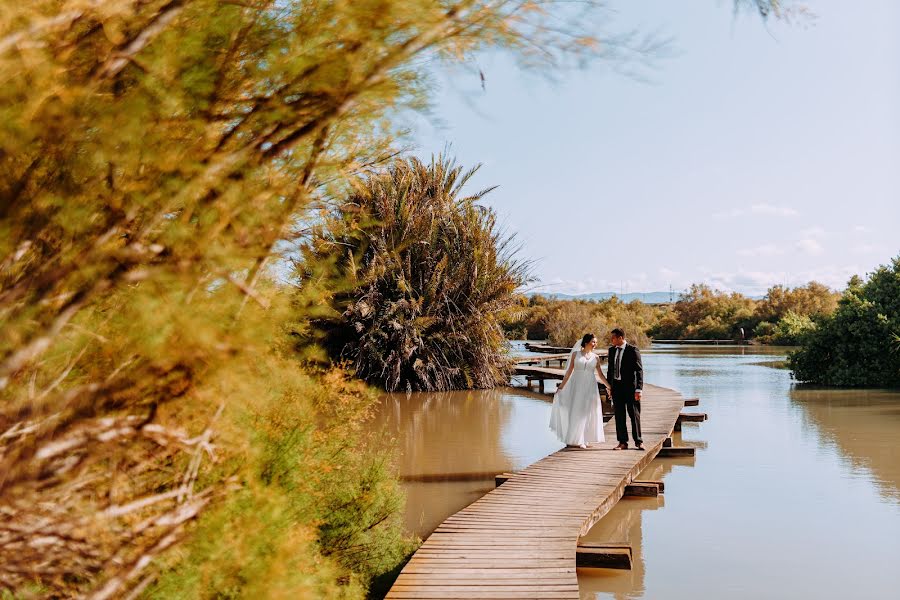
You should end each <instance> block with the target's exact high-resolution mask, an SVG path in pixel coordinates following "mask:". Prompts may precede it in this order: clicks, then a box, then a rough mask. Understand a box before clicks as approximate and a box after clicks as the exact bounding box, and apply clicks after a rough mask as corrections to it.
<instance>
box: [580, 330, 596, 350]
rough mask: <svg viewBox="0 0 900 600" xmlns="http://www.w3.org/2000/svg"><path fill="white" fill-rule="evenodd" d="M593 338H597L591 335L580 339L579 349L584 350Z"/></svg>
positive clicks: (588, 334) (587, 334) (585, 335)
mask: <svg viewBox="0 0 900 600" xmlns="http://www.w3.org/2000/svg"><path fill="white" fill-rule="evenodd" d="M595 337H597V336H595V335H594V334H593V333H586V334H584V337H582V338H581V347H582V348H584V347H585V346H587V345H588V344H589V343H590V342H591V340H592V339H594V338H595Z"/></svg>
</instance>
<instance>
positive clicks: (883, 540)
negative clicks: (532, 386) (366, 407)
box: [374, 346, 900, 600]
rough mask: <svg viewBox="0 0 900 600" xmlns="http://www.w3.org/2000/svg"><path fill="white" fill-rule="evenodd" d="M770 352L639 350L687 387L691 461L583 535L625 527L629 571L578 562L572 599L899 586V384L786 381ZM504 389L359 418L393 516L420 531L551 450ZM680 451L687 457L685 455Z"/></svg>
mask: <svg viewBox="0 0 900 600" xmlns="http://www.w3.org/2000/svg"><path fill="white" fill-rule="evenodd" d="M783 359H784V350H783V349H779V348H770V347H769V348H767V347H755V346H751V347H747V346H744V347H726V346H718V347H716V346H702V347H697V346H694V347H691V346H677V347H668V348H666V347H662V348H654V349H650V350H648V351H647V352H645V353H644V364H645V369H646V374H647V380H648V381H650V382H651V383H654V384H657V385H662V386H665V387H671V388H674V389H677V390H678V391H680V392H682V393H683V394H684V395H685V396H686V397H693V396H697V397H699V398H700V399H701V400H700V401H701V404H700V406H699V407H697V408H689V409H687V410H696V411H700V412H706V413H708V414H709V418H710V420H709V421H706V422H704V423H702V424H691V423H685V425H684V430H683V431H682V432H681V436H683V438H684V439H683V440H679V439H678V437H677V436H678V434H675V435H676V437H675V443H676V444H681V445H692V446H695V447H697V448H698V451H697V456H696V459H695V462H694V463H693V465H692V463H691V462H690V459H687V460H683V459H682V460H673V459H660V460H656V461H654V462H653V463H651V464H650V465H649V466H648V467H647V469H646V470H645V471H644V473H642V474H641V477H642V478H644V479H663V480H664V481H665V484H666V493H665V495H664V498H665V503H664V504H663V503H661V502H660V501H659V500H657V499H638V498H634V499H631V498H629V499H625V500H623V501H622V502H620V503H619V504H618V505H617V506H616V507H614V508H613V510H612V511H611V512H610V513H609V514H608V515H607V516H606V517H604V518H603V519H601V520H600V522H599V523H598V524H597V525H595V526H594V528H593V529H592V530H591V531H590V532H589V533H588V535H587V536H586V538H587V539H590V540H594V541H603V540H605V541H608V542H617V541H627V542H629V543H630V544H631V545H632V550H633V553H634V570H633V571H631V572H628V571H610V570H600V569H590V570H588V569H581V570H579V581H580V583H581V587H582V596H583V597H584V598H665V599H674V600H679V599H685V600H687V599H690V600H695V599H696V598H698V597H701V598H729V599H731V598H748V599H749V598H786V599H787V598H791V599H793V598H811V597H815V598H817V599H830V598H835V599H837V598H841V599H843V598H861V597H871V598H883V597H892V595H893V594H894V592H895V591H896V590H897V589H898V588H900V569H897V567H896V566H897V564H898V563H900V497H898V496H900V494H898V489H900V456H898V448H900V392H898V391H882V392H879V391H856V390H851V391H847V390H843V391H835V390H827V391H825V390H814V389H809V388H800V387H797V386H795V385H794V383H793V382H792V381H791V379H790V373H789V372H788V371H786V370H784V369H776V368H771V367H768V366H765V365H766V364H771V365H776V364H778V363H779V362H780V361H782V360H783ZM535 396H536V395H535V394H530V393H526V392H522V391H517V390H514V389H505V390H495V391H491V392H459V393H453V394H413V395H410V396H406V395H391V396H387V397H386V398H385V401H384V403H383V405H382V410H381V412H380V413H379V415H378V418H377V421H376V423H375V424H374V427H376V428H378V430H380V431H384V432H386V436H387V437H393V438H396V440H397V443H398V446H399V448H400V452H401V455H400V457H399V459H398V460H399V472H400V473H401V474H402V475H406V476H422V475H427V476H429V479H436V478H437V479H439V478H440V477H441V475H445V476H447V477H448V478H450V479H457V480H456V481H444V482H435V483H421V482H418V483H412V482H411V483H408V484H405V486H406V489H407V491H408V505H407V507H408V508H407V526H408V527H409V528H410V530H412V531H415V532H417V533H419V535H422V536H423V537H424V536H427V534H428V533H430V532H431V531H433V529H434V528H435V527H436V526H437V525H438V524H439V523H440V522H441V521H443V520H444V519H445V518H446V517H448V516H449V515H451V514H453V513H454V512H456V511H458V510H460V509H461V508H463V507H464V506H466V505H468V504H469V503H471V502H472V501H474V500H475V499H477V498H478V497H479V496H481V495H482V494H484V493H485V492H487V491H488V490H490V489H492V488H493V485H494V484H493V480H492V478H489V477H488V476H487V475H485V476H484V479H481V480H474V481H460V480H459V479H460V478H461V477H465V476H466V474H473V473H475V474H477V473H479V472H481V473H483V474H486V473H489V472H497V473H500V472H503V471H510V470H517V469H521V468H523V467H525V466H526V465H528V464H530V463H532V462H534V461H536V460H539V459H540V458H542V457H544V456H546V455H547V454H549V453H551V452H553V451H554V450H556V449H558V448H559V447H560V446H561V444H559V443H558V442H557V441H556V440H555V439H554V438H553V436H552V434H551V433H550V431H549V429H548V428H547V419H548V417H549V410H550V404H549V402H547V400H546V399H541V398H537V397H535ZM691 465H692V466H691Z"/></svg>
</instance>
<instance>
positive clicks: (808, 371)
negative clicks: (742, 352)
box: [504, 257, 900, 388]
mask: <svg viewBox="0 0 900 600" xmlns="http://www.w3.org/2000/svg"><path fill="white" fill-rule="evenodd" d="M518 306H519V308H518V310H517V311H515V312H514V313H513V314H512V315H511V316H510V317H509V318H508V319H507V320H506V321H504V330H505V331H506V334H507V336H508V337H510V338H515V339H541V340H544V339H546V340H549V341H550V342H551V343H552V344H555V345H558V346H567V345H568V344H569V343H570V340H573V339H576V338H577V337H578V336H579V335H581V332H584V331H594V332H595V333H598V335H601V336H602V335H604V334H605V333H606V332H608V331H610V330H611V329H612V328H613V327H617V326H618V327H624V329H625V331H626V332H627V334H628V337H629V339H630V340H631V341H632V342H633V343H635V344H637V345H638V346H640V347H647V346H649V345H650V343H651V341H652V340H653V339H671V340H727V339H730V340H734V341H735V342H744V341H747V342H750V343H759V344H767V345H777V346H793V347H795V349H794V350H793V351H791V352H789V354H788V358H787V361H786V364H785V366H786V368H788V369H790V370H791V371H792V374H793V377H794V378H795V379H797V381H800V382H804V383H813V384H820V385H826V386H837V387H841V386H842V387H887V388H894V387H900V257H897V258H894V259H892V260H891V262H890V263H889V264H888V265H882V266H880V267H878V268H877V269H876V270H875V271H873V272H872V273H870V274H869V275H868V276H867V278H866V279H862V278H861V277H859V276H853V277H852V278H851V279H850V281H849V282H848V284H847V288H846V289H845V290H844V291H843V292H842V293H838V292H835V291H833V290H831V289H829V288H828V287H826V286H824V285H822V284H821V283H817V282H815V281H812V282H809V283H808V284H806V285H804V286H799V287H795V288H788V287H785V286H781V285H776V286H773V287H771V288H769V290H768V291H767V292H766V295H765V296H764V297H763V298H762V299H760V300H754V299H752V298H749V297H747V296H744V295H743V294H739V293H736V292H732V293H728V292H723V291H719V290H715V289H712V288H710V287H709V286H706V285H702V284H695V285H693V286H691V287H690V289H689V290H688V291H687V293H685V294H683V295H682V296H681V297H680V298H679V300H678V301H677V302H674V303H671V304H656V305H654V304H644V303H643V302H641V301H640V300H632V301H631V302H628V303H624V302H622V301H620V300H619V299H618V298H616V297H612V298H609V299H607V300H600V301H596V300H580V299H566V300H557V299H552V298H547V297H544V296H540V295H533V296H530V297H527V296H524V295H522V296H520V297H519V305H518Z"/></svg>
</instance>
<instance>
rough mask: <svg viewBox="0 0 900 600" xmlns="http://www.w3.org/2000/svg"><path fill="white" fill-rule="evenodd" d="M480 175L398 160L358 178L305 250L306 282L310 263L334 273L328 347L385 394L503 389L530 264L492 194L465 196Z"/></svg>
mask: <svg viewBox="0 0 900 600" xmlns="http://www.w3.org/2000/svg"><path fill="white" fill-rule="evenodd" d="M477 170H478V167H475V168H474V169H471V170H469V171H464V170H463V169H462V167H460V166H457V165H456V164H455V162H454V161H453V160H451V159H448V158H444V157H441V156H439V157H437V158H432V160H431V162H430V163H428V164H426V163H423V162H421V161H420V160H418V159H416V158H410V159H406V160H398V161H396V162H395V163H393V164H392V165H391V166H390V167H389V168H388V169H386V170H385V171H382V172H377V173H373V174H370V175H369V176H367V177H364V178H360V179H358V180H356V181H355V182H354V184H353V191H352V192H351V193H350V194H349V197H348V198H346V200H345V201H343V202H341V203H340V204H339V205H338V206H337V207H336V208H334V209H333V210H332V211H330V212H329V214H328V215H327V216H326V218H325V219H324V220H323V222H322V223H321V224H320V225H319V226H317V227H316V228H314V232H313V235H312V236H311V238H310V240H309V241H308V243H307V244H305V246H304V247H303V259H302V260H301V261H300V263H299V267H300V275H301V281H302V282H310V281H311V276H312V273H311V272H310V270H309V268H308V265H312V264H322V262H323V261H322V260H321V259H323V258H326V257H331V260H332V261H333V263H332V264H333V265H334V266H335V271H334V272H333V273H332V275H333V277H332V278H331V279H330V281H331V283H332V293H331V308H332V309H333V311H331V313H330V314H329V315H328V316H326V317H324V318H323V319H321V320H320V321H319V323H318V327H319V332H320V335H321V342H322V344H323V346H324V347H325V348H326V349H327V350H328V353H329V355H330V356H331V358H333V359H338V360H347V361H349V362H351V363H352V364H353V366H354V367H355V369H356V371H357V373H358V375H359V376H360V377H362V378H363V379H365V380H367V381H369V382H371V383H376V384H379V385H381V386H383V387H384V388H385V389H387V390H390V391H394V390H447V389H460V388H489V387H493V386H495V385H497V384H500V383H504V382H505V381H507V377H508V371H507V361H506V356H505V348H506V342H505V338H504V335H503V331H502V329H501V327H500V318H501V316H502V315H503V313H504V311H506V310H508V309H510V308H512V307H513V306H514V305H515V297H514V292H515V290H516V289H517V288H518V287H520V286H521V285H523V284H524V283H525V282H526V281H527V280H528V264H527V263H525V262H523V261H520V260H518V259H517V258H516V256H515V255H516V250H517V248H516V247H515V245H514V242H513V237H512V236H509V235H506V234H505V233H504V232H503V231H502V230H501V229H500V228H499V227H498V225H497V220H496V215H495V213H494V212H493V211H492V210H491V209H489V208H486V207H484V206H481V205H479V204H478V201H479V200H480V199H481V198H482V197H483V196H484V195H485V194H486V193H488V192H489V191H490V190H491V189H493V188H489V189H486V190H482V191H480V192H478V193H476V194H474V195H469V196H464V195H463V194H462V188H463V187H464V186H465V184H466V183H467V182H468V181H469V179H471V177H472V176H473V175H474V174H475V172H476V171H477ZM337 282H341V283H340V284H338V283H337Z"/></svg>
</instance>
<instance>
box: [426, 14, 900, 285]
mask: <svg viewBox="0 0 900 600" xmlns="http://www.w3.org/2000/svg"><path fill="white" fill-rule="evenodd" d="M804 4H805V5H806V6H807V7H808V8H809V9H811V10H812V12H814V13H815V18H814V19H813V20H811V21H810V20H808V21H805V22H804V23H802V24H794V25H787V24H784V23H778V22H769V23H763V22H762V21H761V19H759V17H758V16H756V15H752V14H746V15H739V16H737V17H735V15H734V14H733V12H732V10H731V3H730V2H729V1H728V0H721V1H716V0H685V1H679V2H672V1H671V0H630V1H627V2H626V1H624V0H615V1H614V2H611V3H610V7H611V8H612V9H613V12H614V14H613V16H614V21H613V22H612V24H611V25H610V29H616V28H618V29H619V30H629V29H632V28H637V29H639V30H641V31H648V32H656V35H657V36H659V37H660V38H671V43H670V45H669V47H668V50H667V51H666V52H665V53H663V54H661V55H658V56H657V57H655V58H654V60H653V61H652V64H651V65H650V67H647V68H642V67H640V66H636V65H624V66H625V67H626V68H625V69H623V65H621V64H614V63H609V62H603V61H597V62H594V63H592V64H591V65H589V66H588V67H586V68H583V69H574V68H573V69H568V70H560V71H556V72H554V73H552V76H548V75H547V74H542V73H540V72H537V71H534V70H527V69H522V68H520V67H518V66H517V65H516V64H515V63H514V62H513V61H512V60H511V59H510V57H508V56H506V55H497V54H490V55H485V56H481V57H479V58H478V59H477V60H476V61H475V62H474V63H473V64H472V65H470V68H468V69H466V70H462V69H457V70H454V71H452V72H446V71H445V72H442V73H441V74H440V75H438V76H437V78H436V79H437V80H438V89H437V91H436V96H435V105H434V110H433V112H432V114H431V115H429V116H420V117H417V118H416V120H415V123H414V141H415V143H416V145H417V148H416V153H417V154H419V155H421V156H426V157H427V156H429V155H430V154H431V153H439V152H441V151H442V150H444V149H447V148H449V151H450V153H451V154H453V155H454V156H455V157H456V158H457V160H458V162H459V163H460V164H461V165H464V166H474V165H476V164H479V163H480V164H482V167H481V170H480V171H479V172H478V174H477V175H476V177H475V178H474V179H473V182H472V183H471V184H470V185H471V188H470V189H471V191H472V192H475V191H477V190H478V189H481V188H484V187H488V186H493V185H497V186H499V187H498V188H497V189H496V190H494V191H493V192H491V193H490V194H488V195H487V196H486V197H485V199H484V203H485V204H487V205H489V206H491V207H492V208H494V209H495V210H496V211H497V212H498V213H499V215H500V218H501V221H502V223H503V224H504V225H505V227H506V228H507V229H508V230H509V231H510V232H512V233H514V234H515V235H516V237H517V239H518V241H519V243H520V244H521V246H522V250H521V254H520V256H521V258H524V259H528V260H532V261H534V269H533V273H534V276H535V277H536V278H537V281H536V282H535V283H533V284H531V285H530V286H529V289H530V290H532V291H538V292H545V293H552V292H564V293H590V292H604V291H617V292H649V291H664V290H666V291H667V290H669V288H670V286H671V287H672V288H673V289H674V290H676V291H678V290H683V289H685V288H686V287H688V286H689V285H691V284H692V283H707V284H710V285H712V286H714V287H717V288H719V289H723V290H729V291H739V292H742V293H748V294H754V295H755V294H762V293H765V290H766V289H767V288H768V287H770V286H772V285H775V284H785V285H790V286H794V285H802V284H804V283H806V282H808V281H810V280H817V281H820V282H822V283H825V284H827V285H829V286H831V287H833V288H835V289H842V288H843V287H845V284H846V282H847V280H848V279H849V277H850V276H851V275H853V274H860V275H864V274H865V273H867V272H870V271H872V270H873V269H874V268H876V267H877V266H878V265H879V264H886V263H888V262H889V261H890V259H891V258H892V257H894V256H897V255H898V254H900V234H898V231H897V230H898V226H900V2H896V1H894V0H865V1H864V2H847V1H846V0H821V1H816V0H808V1H807V2H805V3H804ZM479 70H481V71H482V72H483V73H484V76H485V86H484V89H482V86H481V81H480V78H479V75H478V71H479ZM624 70H628V71H630V72H629V73H623V71H624Z"/></svg>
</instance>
